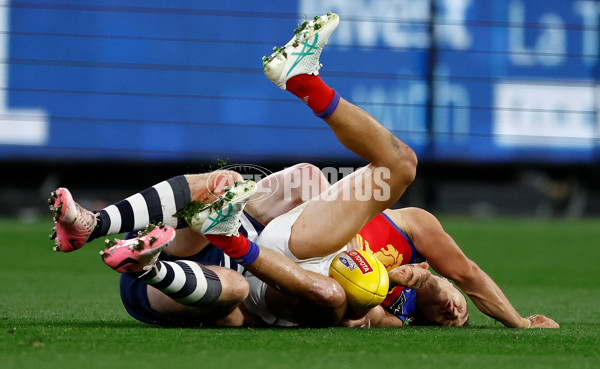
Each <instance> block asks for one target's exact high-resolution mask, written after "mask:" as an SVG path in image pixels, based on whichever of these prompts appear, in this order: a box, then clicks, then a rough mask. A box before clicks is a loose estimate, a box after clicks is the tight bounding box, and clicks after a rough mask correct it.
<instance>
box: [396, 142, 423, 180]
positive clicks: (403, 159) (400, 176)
mask: <svg viewBox="0 0 600 369" xmlns="http://www.w3.org/2000/svg"><path fill="white" fill-rule="evenodd" d="M417 164H418V160H417V155H416V154H415V152H414V151H413V150H412V149H411V148H410V147H408V146H404V147H403V148H402V149H401V150H400V152H399V155H398V157H397V158H395V160H394V162H393V163H392V167H391V168H390V169H391V171H392V177H393V178H396V179H397V180H398V181H400V182H401V185H403V186H408V185H410V184H411V183H412V182H413V181H414V180H415V177H416V176H417Z"/></svg>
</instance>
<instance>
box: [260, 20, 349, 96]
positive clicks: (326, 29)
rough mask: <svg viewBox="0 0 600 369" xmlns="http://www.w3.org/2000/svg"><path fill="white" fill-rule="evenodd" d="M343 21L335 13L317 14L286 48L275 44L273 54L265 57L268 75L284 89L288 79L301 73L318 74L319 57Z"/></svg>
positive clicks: (265, 67) (297, 32) (265, 68)
mask: <svg viewBox="0 0 600 369" xmlns="http://www.w3.org/2000/svg"><path fill="white" fill-rule="evenodd" d="M339 23H340V17H339V16H338V15H337V14H335V13H327V14H326V15H321V16H316V17H315V18H314V19H313V20H311V21H309V22H304V23H303V24H302V25H301V26H300V27H298V28H296V29H295V30H294V37H293V38H292V39H291V40H290V41H289V42H288V43H287V44H285V46H283V47H282V48H277V47H275V48H274V49H273V54H271V55H270V56H269V57H266V56H265V57H263V70H264V72H265V75H266V76H267V77H268V78H269V79H270V80H271V82H273V83H275V84H276V85H277V86H279V88H281V89H282V90H285V89H286V82H287V81H288V80H289V79H290V78H292V77H294V76H297V75H299V74H312V75H318V74H319V69H320V68H321V63H320V62H319V57H320V56H321V52H322V51H323V48H324V47H325V45H326V44H327V40H328V39H329V36H331V34H332V33H333V31H334V30H335V29H336V28H337V26H338V24H339Z"/></svg>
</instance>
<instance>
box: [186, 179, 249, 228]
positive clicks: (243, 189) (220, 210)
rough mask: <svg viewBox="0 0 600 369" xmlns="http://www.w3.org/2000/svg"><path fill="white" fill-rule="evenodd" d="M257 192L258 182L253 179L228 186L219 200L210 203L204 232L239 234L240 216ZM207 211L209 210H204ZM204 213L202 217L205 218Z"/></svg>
mask: <svg viewBox="0 0 600 369" xmlns="http://www.w3.org/2000/svg"><path fill="white" fill-rule="evenodd" d="M254 192H256V183H255V182H254V181H251V180H246V181H244V182H236V183H235V185H233V186H230V187H228V188H226V191H225V193H224V194H223V196H221V197H220V198H219V199H218V200H217V201H215V202H213V203H212V204H210V208H209V209H208V214H207V215H206V218H205V219H204V220H203V221H202V224H201V227H200V229H198V228H197V227H196V228H194V227H192V229H194V230H196V231H200V232H201V233H203V234H214V235H222V236H232V235H237V234H238V229H239V228H240V217H241V215H242V211H243V210H244V207H245V206H246V203H247V202H248V200H250V198H251V197H252V195H254ZM204 211H207V210H204ZM204 217H205V216H204V215H202V216H201V217H200V218H204Z"/></svg>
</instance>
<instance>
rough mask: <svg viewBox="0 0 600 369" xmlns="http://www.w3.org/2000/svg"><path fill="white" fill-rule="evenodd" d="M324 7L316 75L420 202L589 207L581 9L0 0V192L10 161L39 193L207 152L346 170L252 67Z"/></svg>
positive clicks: (306, 0) (588, 75)
mask: <svg viewBox="0 0 600 369" xmlns="http://www.w3.org/2000/svg"><path fill="white" fill-rule="evenodd" d="M328 11H333V12H337V13H339V14H340V17H341V23H340V26H339V28H338V30H337V31H336V32H335V33H334V34H333V36H332V37H331V38H330V41H329V45H328V46H327V48H326V49H325V51H324V53H323V56H322V59H321V61H322V63H323V64H324V67H323V69H322V71H321V75H322V77H323V79H324V80H325V81H326V82H327V83H328V84H329V85H330V86H332V87H333V88H335V89H336V90H337V91H338V92H339V93H340V94H341V95H342V96H343V97H345V98H346V99H347V100H350V101H352V102H354V103H355V104H357V105H359V106H361V107H362V108H364V109H366V110H367V111H369V112H370V113H371V114H372V115H373V116H375V117H376V118H377V119H378V120H380V121H381V122H382V123H383V124H384V125H385V126H387V127H388V128H389V129H390V130H391V131H392V132H393V133H394V134H395V135H396V136H398V137H399V138H401V139H402V140H403V141H405V142H406V143H408V144H409V145H410V146H411V147H413V148H414V150H415V151H416V152H417V154H418V156H419V159H420V163H421V165H422V168H423V170H422V173H423V176H422V178H423V179H422V181H423V184H422V185H421V186H420V187H419V185H416V186H415V187H417V189H418V188H421V190H418V191H420V192H421V193H425V194H426V195H419V196H418V197H419V198H420V199H421V200H420V201H421V202H425V203H429V204H431V203H435V201H436V199H437V200H439V198H440V192H439V191H435V190H431V187H432V186H435V185H436V184H437V182H440V183H441V182H442V181H443V180H445V179H450V180H451V179H453V178H454V179H456V178H461V179H462V178H473V177H475V176H476V175H479V179H488V180H489V181H488V185H486V186H487V187H488V188H489V187H490V186H489V183H492V182H494V181H497V180H499V179H502V180H510V181H512V182H511V183H515V181H516V182H518V183H520V184H523V183H527V184H528V186H529V187H530V188H536V190H535V191H537V193H543V196H545V197H548V196H550V197H551V196H558V195H556V193H558V194H559V195H560V194H563V195H564V194H565V193H566V194H567V195H564V196H567V197H569V196H571V195H572V194H573V193H575V192H577V193H581V191H582V189H585V190H586V191H587V192H585V194H586V199H587V200H589V199H590V197H589V196H588V195H589V194H591V193H593V192H594V191H595V188H596V185H597V183H598V174H597V172H598V168H599V167H600V165H599V164H600V124H599V116H598V109H599V104H600V98H599V94H598V47H599V42H598V36H599V30H600V27H599V24H598V23H599V21H600V17H599V14H600V5H599V2H598V1H592V0H547V1H543V2H540V1H535V0H506V1H504V0H477V1H475V0H435V1H434V0H431V1H425V0H395V1H394V0H344V1H340V0H299V1H262V0H260V1H222V2H206V1H168V2H167V1H154V0H144V1H138V0H129V1H125V2H123V1H91V0H90V1H86V0H72V1H67V0H62V1H52V0H44V1H36V0H28V1H7V2H5V3H4V4H3V5H1V6H0V31H1V32H0V39H1V40H2V41H0V53H4V54H3V55H2V56H1V57H0V69H1V72H0V162H1V163H2V164H3V165H4V167H5V168H8V169H5V170H4V172H5V173H7V174H6V175H5V179H4V182H5V184H6V185H8V184H9V182H8V180H9V177H11V178H12V176H10V175H9V173H11V170H12V169H15V168H21V167H22V168H24V169H23V170H25V171H28V172H35V173H37V174H38V176H33V177H31V176H30V177H29V178H34V179H33V181H34V182H36V183H37V184H39V185H40V186H42V185H43V184H44V183H45V184H46V186H45V187H44V186H42V187H43V188H44V189H45V188H46V187H49V186H51V185H54V184H61V185H68V184H69V183H62V182H61V181H66V182H68V181H69V180H70V179H71V178H70V177H68V176H67V175H68V174H69V175H71V176H72V177H73V170H70V171H69V172H68V173H63V172H61V171H60V170H61V168H62V169H64V168H75V170H76V171H78V173H80V174H81V173H85V171H82V168H94V170H92V172H91V173H89V174H88V175H89V178H86V180H91V178H92V177H93V175H94V174H97V173H99V172H101V171H102V170H107V169H113V170H122V171H125V172H127V171H131V170H136V169H139V168H144V171H148V172H150V173H153V174H155V175H156V178H159V176H160V175H161V174H169V175H170V174H171V172H165V171H164V170H163V171H162V172H160V171H158V172H157V171H156V169H155V168H156V167H155V166H154V165H156V164H159V165H160V164H163V165H164V164H165V163H166V164H169V165H170V168H172V170H173V172H175V171H176V170H181V169H182V168H184V169H189V170H192V171H194V170H196V169H197V166H198V165H209V164H211V163H213V164H214V163H215V162H216V160H217V159H223V160H226V161H227V162H230V163H240V162H243V163H254V164H259V165H264V166H267V167H277V166H285V165H290V164H293V163H296V162H299V161H312V162H316V163H321V164H322V165H340V164H344V163H345V164H356V165H359V164H360V163H361V161H360V160H358V159H357V158H356V156H355V155H354V154H352V153H350V152H348V151H347V150H345V149H344V148H343V147H342V146H341V145H340V144H339V143H338V142H337V140H336V139H335V137H334V136H333V134H332V133H331V132H330V131H329V129H328V128H327V127H326V126H325V125H324V124H323V122H322V121H320V120H319V119H317V118H315V117H314V116H313V115H312V114H311V113H310V111H309V110H308V109H307V108H306V107H305V106H304V105H303V104H302V103H300V102H299V101H298V100H297V99H296V98H295V97H294V96H292V95H291V94H289V93H287V92H283V91H281V90H279V89H278V88H277V87H276V86H274V85H273V84H272V83H270V82H269V81H268V80H267V79H266V78H265V77H264V76H263V74H262V63H261V58H262V57H263V56H264V55H269V54H270V52H271V49H272V47H273V46H276V45H278V46H280V45H282V44H284V43H286V42H287V41H288V40H289V38H290V37H291V35H292V33H291V31H292V30H293V29H294V28H295V27H296V26H297V25H299V24H300V23H301V22H302V21H303V20H304V19H305V18H306V17H308V18H312V17H313V16H314V15H318V14H323V13H326V12H328ZM127 165H129V167H127ZM92 166H93V167H92ZM162 168H164V166H163V167H162ZM137 173H138V174H139V173H140V171H138V172H137ZM163 177H164V175H163ZM154 178H155V177H151V178H148V181H149V182H150V181H151V180H154ZM160 178H162V177H160ZM77 179H78V180H82V179H81V178H79V177H78V178H77ZM12 180H13V182H11V184H13V185H14V184H15V183H16V184H17V185H20V184H21V185H22V184H23V183H21V182H19V181H17V180H15V179H14V178H12ZM73 180H74V179H73ZM21 181H25V179H21ZM26 183H27V184H28V185H30V186H31V183H30V182H26ZM71 183H73V182H71ZM88 183H91V182H88ZM93 183H94V185H95V186H96V187H100V186H99V182H98V181H95V182H93ZM109 184H110V182H109ZM113 184H114V183H113ZM151 184H152V183H145V182H144V183H142V184H141V188H143V187H144V186H145V185H151ZM115 185H117V184H115ZM118 185H121V186H124V183H122V182H121V183H118ZM131 185H132V186H134V185H136V183H135V181H134V180H131ZM557 186H558V187H557ZM138 187H140V185H139V184H138ZM36 188H39V186H38V187H36ZM446 188H448V187H446ZM505 188H506V187H505ZM556 188H558V190H557V189H556ZM521 189H522V186H521ZM493 192H494V191H492V193H493ZM552 193H555V195H552ZM563 195H560V196H559V197H560V198H561V199H563V200H564V198H563V197H564V196H563ZM561 196H563V197H561ZM587 200H586V201H587ZM561 201H562V200H561ZM565 201H567V203H568V204H571V206H572V199H570V198H569V199H567V200H565ZM590 201H591V200H590ZM590 201H587V203H590ZM581 212H582V211H579V213H581Z"/></svg>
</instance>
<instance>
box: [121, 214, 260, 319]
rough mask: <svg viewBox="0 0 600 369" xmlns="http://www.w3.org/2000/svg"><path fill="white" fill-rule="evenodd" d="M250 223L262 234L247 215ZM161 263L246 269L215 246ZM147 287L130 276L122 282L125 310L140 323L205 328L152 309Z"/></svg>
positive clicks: (166, 258) (132, 235)
mask: <svg viewBox="0 0 600 369" xmlns="http://www.w3.org/2000/svg"><path fill="white" fill-rule="evenodd" d="M244 215H245V216H246V219H248V220H249V222H250V224H251V227H252V228H253V231H254V232H257V233H260V232H261V231H262V229H263V228H264V226H263V225H262V224H260V223H258V222H257V221H256V220H255V219H253V218H252V217H251V216H250V215H248V214H247V213H246V212H244ZM240 233H242V234H243V235H244V236H248V232H247V230H246V229H245V228H244V227H240ZM134 236H135V234H134V233H132V232H130V233H129V234H128V235H127V236H126V237H125V238H132V237H134ZM159 259H160V260H165V261H174V260H181V259H186V260H192V261H195V262H198V263H200V264H202V265H217V266H222V267H229V268H231V269H233V270H237V271H241V269H242V267H241V266H240V265H238V264H237V263H236V262H235V261H233V260H231V259H229V257H228V256H226V255H225V254H223V251H221V250H220V249H218V248H217V247H215V246H213V245H208V246H206V247H205V248H204V249H203V250H202V251H200V252H199V253H197V254H195V255H192V256H190V257H186V258H177V259H172V258H170V257H169V256H167V255H165V254H164V253H162V254H161V255H160V258H159ZM147 286H148V285H147V284H146V283H144V282H142V281H140V280H138V279H136V278H133V277H131V276H129V275H127V274H121V279H120V291H121V301H123V306H124V307H125V310H127V312H128V313H129V315H131V316H132V317H134V318H135V319H137V320H139V321H140V322H144V323H148V324H154V325H160V326H165V327H195V326H199V325H201V324H202V321H200V320H197V321H195V320H190V319H189V318H188V319H176V318H173V317H169V316H167V315H164V314H161V313H159V312H157V311H155V310H154V309H152V308H151V307H150V302H149V301H148V290H147Z"/></svg>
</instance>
